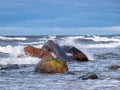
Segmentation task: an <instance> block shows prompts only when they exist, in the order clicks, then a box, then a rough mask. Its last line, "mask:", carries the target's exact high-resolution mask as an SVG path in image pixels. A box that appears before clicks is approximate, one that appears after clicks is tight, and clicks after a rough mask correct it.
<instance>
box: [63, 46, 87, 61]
mask: <svg viewBox="0 0 120 90" xmlns="http://www.w3.org/2000/svg"><path fill="white" fill-rule="evenodd" d="M62 49H63V50H64V51H65V52H66V53H68V54H69V55H70V57H71V58H72V59H74V60H77V61H88V57H87V56H86V55H85V54H84V53H83V52H82V51H80V50H79V49H77V48H75V47H74V46H68V45H64V46H62Z"/></svg>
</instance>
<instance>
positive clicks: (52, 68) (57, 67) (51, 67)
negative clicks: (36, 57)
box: [34, 59, 68, 73]
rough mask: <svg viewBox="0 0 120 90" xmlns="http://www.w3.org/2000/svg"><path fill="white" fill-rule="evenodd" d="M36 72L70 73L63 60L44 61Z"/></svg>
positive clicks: (37, 67) (39, 64)
mask: <svg viewBox="0 0 120 90" xmlns="http://www.w3.org/2000/svg"><path fill="white" fill-rule="evenodd" d="M34 71H35V72H38V73H65V72H67V71H68V67H67V64H66V62H65V61H63V60H56V59H50V60H42V61H40V62H39V63H38V64H37V66H36V67H35V70H34Z"/></svg>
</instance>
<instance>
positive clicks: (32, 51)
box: [24, 46, 53, 58]
mask: <svg viewBox="0 0 120 90" xmlns="http://www.w3.org/2000/svg"><path fill="white" fill-rule="evenodd" d="M24 51H25V52H26V54H28V55H30V56H32V57H38V58H53V56H52V55H51V54H50V53H49V52H48V51H47V50H45V49H39V48H35V47H32V46H26V47H24Z"/></svg>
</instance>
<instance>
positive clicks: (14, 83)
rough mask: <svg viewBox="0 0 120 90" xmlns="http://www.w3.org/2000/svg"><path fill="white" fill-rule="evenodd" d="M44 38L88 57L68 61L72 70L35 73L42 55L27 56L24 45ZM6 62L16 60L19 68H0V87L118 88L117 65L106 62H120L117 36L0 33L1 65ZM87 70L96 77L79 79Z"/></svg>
mask: <svg viewBox="0 0 120 90" xmlns="http://www.w3.org/2000/svg"><path fill="white" fill-rule="evenodd" d="M47 40H53V41H54V42H56V43H58V44H59V45H60V46H62V45H72V46H75V47H76V48H78V49H79V50H81V51H83V52H84V53H85V54H86V55H87V56H88V58H89V59H90V60H91V61H89V62H72V63H70V62H69V63H67V65H68V68H69V71H71V72H72V73H74V74H48V75H47V74H36V73H34V68H35V66H36V64H37V63H38V62H39V61H40V60H41V59H39V58H35V57H30V56H26V55H25V54H24V50H23V48H24V47H25V46H27V45H32V46H34V47H37V48H41V47H42V46H43V44H44V43H45V42H47ZM7 64H18V65H19V67H20V69H13V70H0V77H1V78H0V89H1V90H19V89H22V90H39V89H40V90H70V89H71V90H114V89H115V90H119V89H120V76H119V73H120V69H118V70H115V71H114V70H109V69H108V66H110V65H111V64H118V65H120V36H119V35H113V36H20V37H19V36H14V37H13V36H0V67H1V66H2V65H7ZM23 65H24V66H23ZM89 72H94V73H96V74H97V75H98V77H99V79H98V80H85V81H84V80H81V79H78V77H80V76H82V75H84V74H86V73H89Z"/></svg>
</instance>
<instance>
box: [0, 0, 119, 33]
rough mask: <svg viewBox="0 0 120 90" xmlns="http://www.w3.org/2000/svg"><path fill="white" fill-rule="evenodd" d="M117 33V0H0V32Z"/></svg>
mask: <svg viewBox="0 0 120 90" xmlns="http://www.w3.org/2000/svg"><path fill="white" fill-rule="evenodd" d="M92 34H93V35H103V34H104V35H108V34H120V0H1V1H0V35H92Z"/></svg>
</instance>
